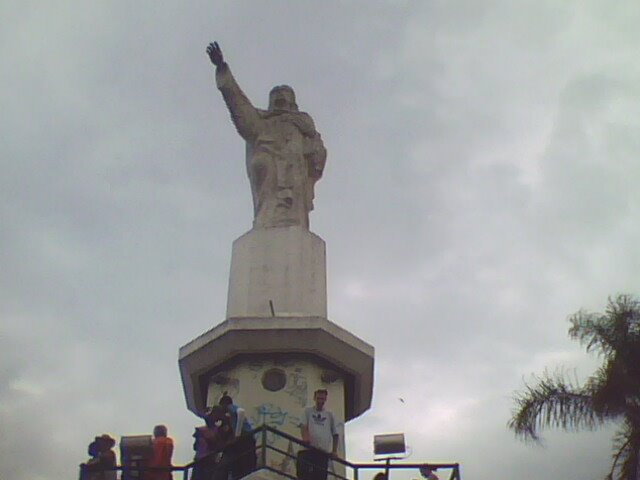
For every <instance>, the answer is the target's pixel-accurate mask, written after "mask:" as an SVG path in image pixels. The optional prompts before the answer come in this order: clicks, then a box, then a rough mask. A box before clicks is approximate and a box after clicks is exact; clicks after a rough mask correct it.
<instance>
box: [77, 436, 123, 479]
mask: <svg viewBox="0 0 640 480" xmlns="http://www.w3.org/2000/svg"><path fill="white" fill-rule="evenodd" d="M115 444H116V441H115V440H114V439H113V438H111V436H109V435H107V434H106V433H105V434H103V435H100V436H99V437H96V438H95V440H94V441H93V442H91V444H90V445H89V455H91V459H90V460H89V461H88V462H87V463H83V464H82V465H80V472H81V477H80V478H81V479H82V480H116V471H115V470H111V469H113V468H115V466H116V453H115V452H114V451H113V450H112V448H113V447H114V445H115Z"/></svg>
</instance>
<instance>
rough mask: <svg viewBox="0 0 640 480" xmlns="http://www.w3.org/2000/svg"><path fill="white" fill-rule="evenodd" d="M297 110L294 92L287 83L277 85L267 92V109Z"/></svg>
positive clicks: (272, 110) (271, 110)
mask: <svg viewBox="0 0 640 480" xmlns="http://www.w3.org/2000/svg"><path fill="white" fill-rule="evenodd" d="M278 110H281V111H287V112H297V111H298V105H297V104H296V94H295V93H294V91H293V88H291V87H290V86H289V85H278V86H276V87H273V88H272V89H271V92H269V111H270V112H274V111H278Z"/></svg>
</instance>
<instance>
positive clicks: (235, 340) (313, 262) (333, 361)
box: [179, 226, 374, 473]
mask: <svg viewBox="0 0 640 480" xmlns="http://www.w3.org/2000/svg"><path fill="white" fill-rule="evenodd" d="M373 359H374V349H373V347H372V346H371V345H369V344H367V343H365V342H364V341H362V340H360V339H359V338H357V337H356V336H354V335H353V334H351V333H349V332H348V331H346V330H344V329H343V328H341V327H339V326H338V325H336V324H335V323H333V322H331V321H329V320H328V319H327V295H326V262H325V244H324V241H323V240H322V239H321V238H320V237H318V236H317V235H315V234H313V233H311V232H310V231H309V230H307V229H305V228H304V227H300V226H292V227H284V228H265V229H253V230H251V231H249V232H248V233H246V234H245V235H243V236H241V237H240V238H238V239H237V240H236V241H235V242H234V244H233V253H232V259H231V275H230V279H229V293H228V302H227V318H226V320H225V321H223V322H222V323H220V324H219V325H218V326H216V327H214V328H213V329H211V330H209V331H208V332H205V333H204V334H202V335H201V336H199V337H197V338H196V339H194V340H193V341H191V342H189V343H188V344H186V345H184V346H183V347H182V348H181V349H180V360H179V364H180V372H181V375H182V383H183V387H184V393H185V397H186V401H187V406H188V408H189V410H191V411H192V412H193V413H195V414H196V415H202V414H203V412H204V410H205V409H206V408H207V407H208V406H211V405H215V404H217V402H218V400H219V398H220V396H221V395H222V393H223V392H224V391H227V392H228V393H229V395H231V397H232V398H233V399H234V402H235V403H236V404H238V405H240V406H242V407H243V408H244V409H245V410H246V411H247V415H248V417H249V418H250V419H251V421H252V422H253V424H254V426H259V425H261V424H263V423H264V424H267V425H270V426H273V427H276V428H278V429H280V430H283V431H285V432H287V433H290V434H292V435H294V436H296V437H300V428H299V424H300V419H301V415H302V411H303V409H304V407H306V406H310V405H312V404H313V392H314V391H315V390H317V389H318V388H326V389H327V390H328V392H329V400H328V403H327V407H328V408H329V409H330V410H332V411H333V413H334V414H335V416H336V421H337V422H338V424H339V429H340V431H341V436H340V437H341V442H340V454H341V456H342V458H344V455H345V451H344V423H345V422H347V421H349V420H351V419H353V418H355V417H357V416H359V415H360V414H362V413H363V412H365V411H366V410H367V409H368V408H369V406H370V404H371V395H372V388H373ZM274 441H275V439H274ZM279 441H280V442H285V441H284V440H283V439H280V440H279ZM279 447H280V448H282V449H283V450H285V451H287V450H289V451H291V449H292V446H291V445H288V444H286V442H285V443H283V444H282V445H279ZM272 461H273V462H277V464H274V465H273V466H274V467H277V468H279V469H283V470H285V471H287V470H288V471H291V470H292V468H293V465H286V464H284V465H283V464H281V463H282V462H284V463H287V462H290V461H289V460H285V459H284V457H279V458H275V457H274V458H273V460H272ZM336 473H339V472H336Z"/></svg>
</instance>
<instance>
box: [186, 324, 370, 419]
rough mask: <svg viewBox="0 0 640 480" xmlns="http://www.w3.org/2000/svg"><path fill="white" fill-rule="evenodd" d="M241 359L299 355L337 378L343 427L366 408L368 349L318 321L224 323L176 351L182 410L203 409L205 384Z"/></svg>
mask: <svg viewBox="0 0 640 480" xmlns="http://www.w3.org/2000/svg"><path fill="white" fill-rule="evenodd" d="M247 355H259V356H261V357H262V358H268V357H269V356H283V355H298V356H299V355H304V356H308V357H310V358H313V359H316V360H317V361H318V362H319V363H320V364H325V365H327V367H328V368H330V369H332V370H335V371H336V372H339V373H340V374H341V375H342V376H343V377H344V381H345V382H344V383H345V421H348V420H351V419H353V418H356V417H358V416H359V415H361V414H362V413H364V412H365V411H367V410H368V409H369V407H370V406H371V396H372V393H373V365H374V348H373V347H372V346H371V345H369V344H368V343H366V342H364V341H363V340H361V339H359V338H358V337H356V336H355V335H353V334H351V333H349V332H348V331H346V330H345V329H343V328H341V327H339V326H338V325H336V324H335V323H333V322H331V321H329V320H327V319H326V318H323V317H277V316H276V317H245V318H230V319H227V320H225V321H224V322H222V323H221V324H219V325H218V326H216V327H214V328H213V329H211V330H209V331H208V332H206V333H204V334H203V335H201V336H199V337H197V338H196V339H194V340H192V341H191V342H189V343H187V344H186V345H184V346H183V347H181V348H180V354H179V366H180V374H181V376H182V385H183V388H184V393H185V398H186V401H187V407H188V408H189V410H191V411H192V412H193V413H195V414H196V415H201V414H202V413H203V412H204V410H205V408H206V398H207V389H208V386H209V380H210V379H211V377H212V376H213V375H215V373H216V372H217V371H219V370H221V369H222V368H224V367H226V366H228V365H229V364H230V363H232V362H234V361H239V360H240V359H242V358H243V357H244V358H246V356H247Z"/></svg>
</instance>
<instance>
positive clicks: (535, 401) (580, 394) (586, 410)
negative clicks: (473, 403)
mask: <svg viewBox="0 0 640 480" xmlns="http://www.w3.org/2000/svg"><path fill="white" fill-rule="evenodd" d="M514 401H515V408H514V410H513V412H512V417H511V420H510V421H509V423H508V426H509V428H510V429H511V430H513V431H514V433H515V434H516V436H517V437H520V438H522V439H523V440H525V441H533V442H537V443H539V442H540V441H541V439H540V436H539V433H538V432H539V431H540V430H541V429H543V428H546V427H558V428H561V429H563V430H569V431H575V430H579V429H582V428H586V429H592V428H594V427H596V426H598V425H600V424H601V423H602V422H603V421H604V419H603V418H602V417H601V416H600V415H598V413H597V412H596V411H595V410H594V408H593V401H592V398H591V396H590V395H589V392H588V391H587V390H585V389H584V388H581V387H580V386H579V385H578V384H577V383H575V384H574V383H571V382H568V381H567V380H566V379H565V375H564V373H563V372H562V371H559V372H556V373H554V374H550V373H548V372H546V371H545V372H544V374H543V375H542V376H541V377H536V376H534V384H533V385H532V384H525V389H524V391H521V392H516V393H515V395H514Z"/></svg>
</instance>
